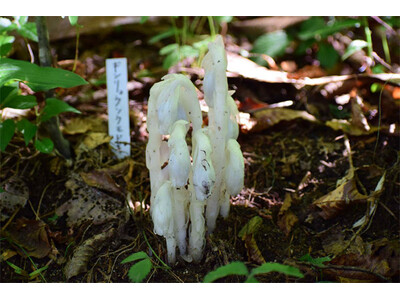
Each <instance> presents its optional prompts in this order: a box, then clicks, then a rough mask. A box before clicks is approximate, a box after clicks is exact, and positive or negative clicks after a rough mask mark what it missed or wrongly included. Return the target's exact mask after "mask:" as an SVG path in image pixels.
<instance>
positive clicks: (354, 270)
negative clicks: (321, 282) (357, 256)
mask: <svg viewBox="0 0 400 300" xmlns="http://www.w3.org/2000/svg"><path fill="white" fill-rule="evenodd" d="M296 264H299V265H305V266H310V267H314V268H319V269H321V270H327V269H334V270H342V271H353V272H362V273H367V274H371V275H374V276H375V277H378V278H379V279H381V280H383V281H385V282H392V281H391V280H390V279H389V278H387V277H385V276H383V275H381V274H379V273H376V272H374V271H371V270H367V269H363V268H359V267H354V266H338V265H316V264H313V263H310V262H305V261H296Z"/></svg>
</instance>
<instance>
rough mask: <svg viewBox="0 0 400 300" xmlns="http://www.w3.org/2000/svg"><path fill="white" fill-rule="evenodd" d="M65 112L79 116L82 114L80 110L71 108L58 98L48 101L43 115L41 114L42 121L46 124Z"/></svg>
mask: <svg viewBox="0 0 400 300" xmlns="http://www.w3.org/2000/svg"><path fill="white" fill-rule="evenodd" d="M63 112H73V113H77V114H80V113H81V112H80V111H79V110H77V109H76V108H74V107H72V106H70V105H69V104H67V103H66V102H64V101H62V100H58V99H56V98H48V99H46V106H45V107H44V109H43V111H42V113H41V114H40V121H41V122H46V121H47V120H49V119H51V118H52V117H55V116H57V115H59V114H60V113H63Z"/></svg>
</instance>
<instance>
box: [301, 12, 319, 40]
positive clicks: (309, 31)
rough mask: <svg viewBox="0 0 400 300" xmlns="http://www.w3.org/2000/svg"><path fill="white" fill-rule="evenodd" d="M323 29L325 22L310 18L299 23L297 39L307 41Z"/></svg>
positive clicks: (317, 18)
mask: <svg viewBox="0 0 400 300" xmlns="http://www.w3.org/2000/svg"><path fill="white" fill-rule="evenodd" d="M323 27H325V20H324V18H322V17H311V18H309V19H308V20H306V21H304V22H303V23H301V26H300V31H299V33H298V35H297V36H298V37H299V39H300V40H303V41H304V40H308V39H310V38H314V37H315V32H317V31H318V30H320V29H321V28H323Z"/></svg>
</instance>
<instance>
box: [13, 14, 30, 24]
mask: <svg viewBox="0 0 400 300" xmlns="http://www.w3.org/2000/svg"><path fill="white" fill-rule="evenodd" d="M14 19H15V21H17V22H18V23H19V25H21V26H22V25H24V24H26V22H28V17H27V16H22V17H14Z"/></svg>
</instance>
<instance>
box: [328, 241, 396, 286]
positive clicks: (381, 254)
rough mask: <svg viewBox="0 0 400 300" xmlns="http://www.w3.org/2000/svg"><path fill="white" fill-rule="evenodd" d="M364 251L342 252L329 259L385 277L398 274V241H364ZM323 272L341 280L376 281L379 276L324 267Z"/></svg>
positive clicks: (333, 263)
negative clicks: (361, 252)
mask: <svg viewBox="0 0 400 300" xmlns="http://www.w3.org/2000/svg"><path fill="white" fill-rule="evenodd" d="M364 248H365V253H364V254H360V253H359V252H350V253H348V251H347V253H345V254H342V255H340V256H338V257H336V258H334V259H332V260H331V261H330V264H332V265H337V266H352V267H357V268H361V269H364V270H368V271H371V272H374V273H377V274H380V275H382V276H384V277H386V278H393V280H396V278H397V277H398V276H399V271H400V264H399V261H400V260H399V257H400V243H399V241H398V240H393V241H389V240H388V239H386V238H383V239H380V240H377V241H373V242H367V243H364ZM324 273H325V274H327V275H329V276H333V277H335V278H336V279H337V280H340V281H341V282H376V281H379V280H380V279H379V277H377V276H376V275H374V274H371V273H366V272H361V271H358V270H340V269H326V270H324Z"/></svg>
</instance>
